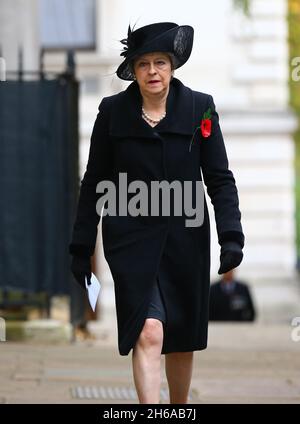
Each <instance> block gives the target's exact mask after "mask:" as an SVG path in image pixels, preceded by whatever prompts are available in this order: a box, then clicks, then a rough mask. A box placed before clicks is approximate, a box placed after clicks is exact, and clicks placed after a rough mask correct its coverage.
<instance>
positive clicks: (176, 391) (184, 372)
mask: <svg viewBox="0 0 300 424" xmlns="http://www.w3.org/2000/svg"><path fill="white" fill-rule="evenodd" d="M193 353H194V352H172V353H167V354H166V355H165V369H166V376H167V380H168V385H169V393H170V403H188V394H189V389H190V384H191V379H192V371H193Z"/></svg>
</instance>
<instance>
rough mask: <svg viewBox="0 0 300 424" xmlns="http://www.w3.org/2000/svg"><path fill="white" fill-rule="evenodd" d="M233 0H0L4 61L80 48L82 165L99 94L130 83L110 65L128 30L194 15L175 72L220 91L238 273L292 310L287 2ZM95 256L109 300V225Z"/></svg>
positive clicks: (53, 66)
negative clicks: (233, 193)
mask: <svg viewBox="0 0 300 424" xmlns="http://www.w3.org/2000/svg"><path fill="white" fill-rule="evenodd" d="M245 1H246V0H245ZM237 3H242V1H241V2H239V1H234V0H211V1H210V2H207V1H204V0H200V1H199V0H190V1H189V2H187V3H185V4H183V3H182V2H173V1H171V0H167V1H163V2H162V1H160V0H153V1H152V2H151V4H150V3H149V2H147V1H144V0H126V1H124V0H0V45H1V49H2V50H1V51H2V53H1V55H2V56H3V57H4V58H5V60H6V67H7V69H8V70H9V69H16V68H17V65H18V63H17V60H18V49H19V48H20V47H22V48H23V56H24V69H25V70H26V69H27V70H35V69H38V67H39V60H40V51H41V49H44V67H45V69H47V70H48V71H61V70H63V69H64V66H65V60H66V56H65V53H64V52H63V50H64V49H67V48H74V49H75V52H76V53H75V61H76V76H77V78H78V79H79V80H80V83H81V89H80V109H79V110H80V176H82V175H83V173H84V171H85V166H86V161H87V155H88V150H89V140H90V135H91V130H92V127H93V123H94V120H95V117H96V114H97V107H98V105H99V103H100V101H101V99H102V98H103V97H104V96H109V95H112V94H115V93H117V92H118V91H120V90H122V89H124V88H126V86H127V83H126V82H125V81H121V80H119V79H118V78H117V76H116V75H115V73H114V72H115V70H116V68H117V66H118V64H119V63H120V61H121V57H120V56H119V54H120V51H121V44H120V42H119V40H121V39H122V38H124V37H125V36H126V34H127V28H128V24H129V23H130V24H131V26H132V25H134V24H136V27H137V28H138V27H140V26H143V25H147V24H149V23H152V22H158V21H172V22H176V23H178V24H189V25H192V26H193V27H194V29H195V38H194V48H193V51H192V55H191V58H190V60H189V61H188V62H187V64H186V65H185V66H184V67H183V68H182V69H179V70H178V71H175V76H176V77H178V78H179V79H181V80H182V82H183V83H184V84H185V85H187V86H190V87H191V88H193V89H195V90H198V91H202V92H206V93H209V94H211V95H213V97H214V100H215V103H216V106H217V110H218V112H219V115H220V124H221V128H222V130H223V135H224V138H225V143H226V147H227V152H228V156H229V158H230V168H231V169H232V171H233V172H234V175H235V177H236V182H237V187H238V190H239V196H240V208H241V212H242V223H243V227H244V232H245V236H246V243H245V249H244V261H243V262H242V264H241V266H240V267H239V268H238V269H237V275H238V276H239V277H240V278H242V279H244V280H247V281H248V282H249V283H251V285H252V286H253V289H254V290H253V291H254V295H255V299H256V303H257V306H258V309H260V310H261V311H264V312H263V314H262V315H261V316H262V317H265V318H266V319H267V317H268V316H269V315H268V314H269V313H270V314H271V315H270V316H272V317H273V318H275V317H278V319H281V317H284V318H287V319H288V318H289V316H293V313H292V312H291V311H292V310H293V308H294V310H296V308H297V306H296V305H297V304H296V302H298V301H299V292H298V285H297V284H298V283H297V278H298V277H297V271H296V263H297V245H296V198H295V163H294V160H295V143H294V139H293V133H294V131H295V130H296V126H297V121H296V119H295V116H294V115H293V113H292V111H291V109H290V106H289V103H290V94H289V84H288V83H289V77H290V76H289V72H290V71H289V45H288V19H287V16H288V3H289V2H288V1H287V0H272V2H270V1H267V0H249V4H250V7H249V10H250V14H249V16H247V15H245V14H244V13H243V11H242V9H241V8H238V7H236V5H237ZM299 54H300V53H299ZM1 55H0V56H1ZM208 203H209V204H210V202H209V201H208ZM210 214H211V223H212V225H211V227H212V279H215V278H216V277H217V269H218V265H219V250H220V249H219V245H218V243H217V236H216V231H215V225H214V217H213V209H212V207H211V205H210ZM100 228H101V227H100ZM100 228H99V230H100ZM0 260H1V259H0ZM96 262H97V274H98V276H99V278H100V280H101V281H102V283H103V291H102V297H101V306H102V308H103V310H104V311H109V310H112V309H113V308H114V292H113V281H112V278H111V275H110V271H109V267H108V265H107V263H106V261H105V259H104V256H103V250H102V243H101V231H99V236H98V245H97V255H96ZM274 311H276V313H274ZM278 311H279V312H281V313H277V312H278ZM264 313H265V315H264ZM275 319H276V318H275Z"/></svg>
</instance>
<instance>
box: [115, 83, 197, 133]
mask: <svg viewBox="0 0 300 424" xmlns="http://www.w3.org/2000/svg"><path fill="white" fill-rule="evenodd" d="M166 107H167V114H166V117H165V118H164V119H163V120H162V121H161V122H160V123H159V124H157V125H156V126H155V127H154V128H152V127H151V126H150V125H149V124H147V123H146V122H145V121H144V119H143V118H142V116H141V110H142V96H141V93H140V89H139V86H138V84H137V82H136V81H134V82H132V83H131V84H130V85H129V86H128V87H127V89H126V90H124V91H122V92H120V93H119V94H117V96H116V97H115V101H114V103H113V107H112V112H111V119H110V135H112V136H116V137H128V136H130V137H150V138H153V137H155V132H160V133H177V134H184V135H192V134H193V131H194V128H193V92H192V90H191V89H190V88H188V87H186V86H185V85H183V84H182V82H181V81H179V80H178V79H177V78H173V79H172V81H171V83H170V88H169V93H168V97H167V105H166Z"/></svg>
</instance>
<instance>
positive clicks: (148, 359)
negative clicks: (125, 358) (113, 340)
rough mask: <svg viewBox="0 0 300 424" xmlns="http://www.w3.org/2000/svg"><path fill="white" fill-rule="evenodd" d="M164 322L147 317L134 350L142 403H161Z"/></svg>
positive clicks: (137, 383) (135, 377)
mask: <svg viewBox="0 0 300 424" xmlns="http://www.w3.org/2000/svg"><path fill="white" fill-rule="evenodd" d="M162 344H163V324H162V322H161V321H160V320H158V319H155V318H147V319H146V320H145V324H144V327H143V329H142V331H141V334H140V335H139V338H138V340H137V342H136V344H135V346H134V348H133V352H132V368H133V378H134V383H135V387H136V391H137V395H138V398H139V402H140V403H159V398H160V384H161V366H160V363H161V349H162Z"/></svg>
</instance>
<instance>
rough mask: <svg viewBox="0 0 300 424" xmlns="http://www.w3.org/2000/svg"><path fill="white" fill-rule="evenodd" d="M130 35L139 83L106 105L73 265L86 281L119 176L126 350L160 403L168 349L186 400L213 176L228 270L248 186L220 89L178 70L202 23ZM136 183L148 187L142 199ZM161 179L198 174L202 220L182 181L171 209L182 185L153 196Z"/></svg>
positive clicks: (204, 322)
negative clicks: (194, 85)
mask: <svg viewBox="0 0 300 424" xmlns="http://www.w3.org/2000/svg"><path fill="white" fill-rule="evenodd" d="M122 43H123V44H124V45H125V47H124V50H123V52H122V53H121V55H123V56H124V57H125V59H124V61H123V62H122V63H121V65H120V66H119V67H118V69H117V75H118V76H119V77H120V78H122V79H124V80H129V81H133V82H132V83H131V84H130V85H129V86H128V88H127V89H126V90H124V91H122V92H120V93H119V94H117V95H113V96H110V97H106V98H104V99H103V100H102V102H101V104H100V106H99V113H98V115H97V118H96V121H95V124H94V129H93V133H92V137H91V146H90V153H89V159H88V164H87V169H86V172H85V175H84V177H83V180H82V182H81V190H80V197H79V203H78V210H77V217H76V221H75V225H74V230H73V237H72V242H71V245H70V253H71V254H72V255H73V261H72V271H73V274H74V276H75V278H76V279H77V281H78V282H79V283H80V284H81V285H82V286H83V287H85V286H84V280H85V276H89V275H90V272H91V267H90V257H91V256H92V255H93V252H94V248H95V243H96V237H97V225H98V223H99V218H100V217H99V213H100V212H101V206H102V205H103V204H104V203H105V201H104V197H105V196H104V197H103V196H102V192H101V190H100V188H101V187H100V185H101V184H100V185H98V183H99V182H100V183H103V182H104V181H111V182H113V184H114V187H115V188H116V193H117V196H116V200H115V202H113V203H111V202H110V201H108V200H107V207H108V208H107V209H105V212H104V213H105V215H104V213H103V217H102V237H103V248H104V255H105V258H106V260H107V262H108V264H109V267H110V270H111V273H112V276H113V280H114V287H115V301H116V311H117V325H118V347H119V352H120V354H121V355H128V353H129V352H130V350H131V349H133V352H132V362H133V375H134V381H135V385H136V389H137V393H138V397H139V400H140V402H141V403H157V402H159V392H160V358H161V354H165V360H166V376H167V380H168V384H169V390H170V402H171V403H186V402H187V398H188V391H189V387H190V381H191V375H192V364H193V351H195V350H202V349H205V348H206V346H207V326H208V301H209V284H210V226H209V216H208V210H207V204H206V200H205V197H203V190H201V187H202V186H201V184H202V175H203V180H204V182H205V185H206V187H207V192H208V195H209V197H210V199H211V201H212V203H213V206H214V212H215V221H216V227H217V233H218V241H219V244H220V246H221V255H220V260H221V265H220V269H219V274H221V273H224V272H226V271H228V270H229V269H233V268H235V267H237V266H238V265H239V264H240V262H241V260H242V257H243V253H242V248H243V246H244V235H243V232H242V227H241V223H240V218H241V213H240V210H239V200H238V193H237V188H236V185H235V180H234V177H233V174H232V172H231V171H230V170H229V169H228V160H227V155H226V150H225V146H224V141H223V137H222V133H221V130H220V127H219V119H218V114H217V112H216V110H215V105H214V102H213V98H212V96H211V95H208V94H205V93H201V92H197V91H193V90H191V89H190V88H188V87H186V86H184V85H183V84H182V83H181V82H180V81H179V80H178V79H176V78H174V77H173V73H174V69H177V68H179V67H180V66H182V65H183V64H184V63H185V62H186V61H187V60H188V58H189V56H190V53H191V50H192V44H193V28H192V27H190V26H187V25H185V26H178V25H177V24H174V23H169V22H164V23H156V24H151V25H147V26H145V27H142V28H139V29H137V30H135V31H131V29H130V27H129V30H128V37H127V39H124V40H122ZM201 172H202V175H201ZM124 181H125V183H128V190H127V185H124V184H125V183H124ZM136 182H140V183H141V182H142V183H143V187H144V189H148V191H147V194H146V196H145V190H144V192H143V195H141V196H140V197H139V200H138V201H137V199H136V197H137V196H138V193H139V192H138V191H137V190H136V191H135V192H134V190H133V187H136V186H134V184H136ZM153 182H164V184H167V185H169V188H170V187H172V186H171V184H172V182H176V184H177V189H178V184H179V185H180V186H184V187H183V188H184V189H185V187H187V186H185V185H184V184H185V183H186V182H189V183H190V184H191V186H190V188H191V189H190V191H189V190H188V189H187V190H186V193H187V194H184V195H183V194H182V196H183V197H182V198H181V199H179V203H180V202H181V203H182V202H185V200H187V201H188V202H190V205H192V207H193V208H194V214H195V221H194V222H193V223H192V224H191V214H190V213H187V212H186V208H185V207H184V211H183V212H182V213H181V214H178V212H176V210H175V206H174V205H175V202H176V201H178V194H179V191H178V190H177V191H176V190H174V195H173V199H174V202H173V203H172V201H171V202H170V210H169V211H168V213H165V210H164V211H162V206H161V205H162V202H164V201H165V202H167V201H168V200H170V198H171V197H172V196H171V197H168V196H169V195H170V193H171V192H170V191H168V190H162V199H161V197H157V196H156V197H155V198H154V199H152V196H151V199H150V192H151V194H152V191H151V188H152V184H151V183H153ZM132 184H133V185H132ZM129 185H131V190H129ZM96 187H97V192H96ZM165 188H166V186H165ZM127 191H128V192H127ZM175 191H176V194H175ZM99 193H101V195H99ZM201 193H202V195H201ZM106 194H107V193H106ZM120 195H121V197H122V196H123V197H122V198H119V196H120ZM176 196H177V198H176ZM185 196H186V197H185ZM197 196H198V197H197ZM199 196H200V201H199ZM175 198H176V199H175ZM124 199H126V201H127V203H126V205H127V204H128V209H129V211H126V213H124ZM149 199H150V200H149ZM183 199H184V200H183ZM201 199H202V202H201ZM145 200H149V202H148V204H147V202H145ZM121 203H123V204H122V205H121ZM158 203H159V204H160V206H159V211H158V213H156V215H155V214H154V213H153V209H155V207H156V206H157V204H158ZM186 203H187V202H185V204H186ZM133 205H134V207H133ZM137 205H139V208H140V209H139V208H138V207H137ZM105 206H106V205H105ZM177 206H178V203H177ZM152 207H153V209H152ZM121 208H122V212H121ZM199 214H200V219H199ZM196 218H197V219H196ZM188 220H189V222H190V223H189V224H188Z"/></svg>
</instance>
